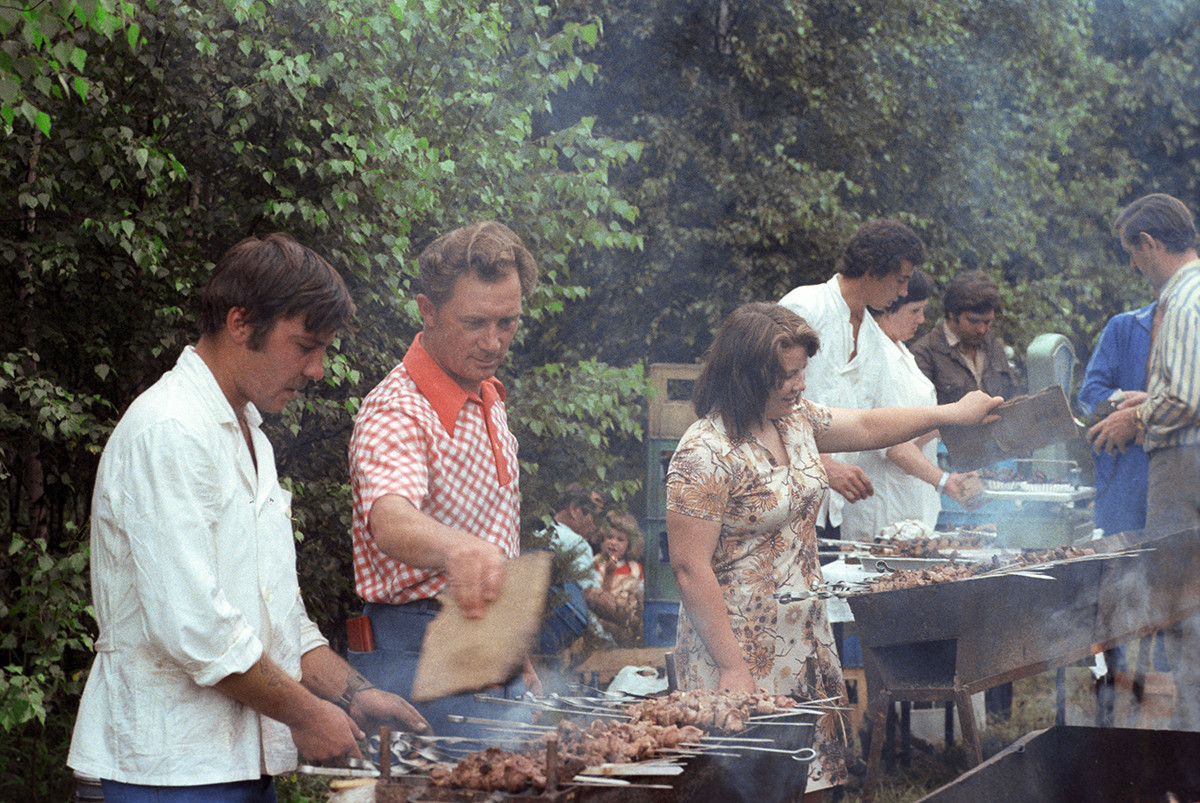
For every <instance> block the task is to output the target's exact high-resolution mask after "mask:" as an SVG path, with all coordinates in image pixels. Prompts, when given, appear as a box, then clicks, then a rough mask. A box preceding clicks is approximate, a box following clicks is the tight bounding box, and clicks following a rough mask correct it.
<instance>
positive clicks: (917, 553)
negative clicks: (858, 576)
mask: <svg viewBox="0 0 1200 803" xmlns="http://www.w3.org/2000/svg"><path fill="white" fill-rule="evenodd" d="M992 541H993V539H991V538H987V537H985V536H982V535H966V536H964V535H940V536H936V537H934V538H905V539H895V538H876V539H875V543H874V544H872V545H871V547H870V552H871V554H872V555H878V556H880V557H891V558H944V557H949V556H947V555H944V554H942V550H943V549H948V550H951V551H953V550H956V549H982V548H983V547H988V546H991V545H992Z"/></svg>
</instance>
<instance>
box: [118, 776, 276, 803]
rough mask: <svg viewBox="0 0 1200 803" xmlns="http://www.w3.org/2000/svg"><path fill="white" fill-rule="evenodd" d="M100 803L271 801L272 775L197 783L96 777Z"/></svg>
mask: <svg viewBox="0 0 1200 803" xmlns="http://www.w3.org/2000/svg"><path fill="white" fill-rule="evenodd" d="M100 786H101V787H102V788H103V789H104V803H275V779H274V778H272V777H270V776H269V775H264V776H263V777H261V778H259V779H258V780H255V781H231V782H229V783H210V784H203V785H201V786H143V785H142V784H132V783H121V782H119V781H105V780H102V781H100Z"/></svg>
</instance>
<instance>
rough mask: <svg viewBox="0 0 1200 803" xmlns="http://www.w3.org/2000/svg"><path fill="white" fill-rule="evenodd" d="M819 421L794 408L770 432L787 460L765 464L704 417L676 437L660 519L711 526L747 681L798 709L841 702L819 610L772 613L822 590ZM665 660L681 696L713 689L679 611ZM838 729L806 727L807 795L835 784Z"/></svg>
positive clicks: (841, 765)
mask: <svg viewBox="0 0 1200 803" xmlns="http://www.w3.org/2000/svg"><path fill="white" fill-rule="evenodd" d="M830 420H831V419H830V412H829V409H828V408H826V407H822V406H820V405H817V404H814V403H812V402H809V401H807V400H804V399H801V400H800V402H799V404H797V406H796V409H795V410H794V411H793V412H792V414H791V415H789V416H788V417H786V418H782V419H779V420H777V421H776V422H775V426H776V427H777V428H778V430H779V434H780V436H781V437H782V439H783V444H784V448H785V449H786V451H787V456H788V464H787V465H777V464H776V461H775V459H774V458H773V457H772V456H771V453H770V452H769V451H768V450H767V448H766V447H765V446H763V445H762V444H761V443H760V442H759V441H758V440H757V439H756V438H754V437H748V438H742V439H736V440H735V439H733V438H731V437H730V436H729V434H728V433H727V432H726V430H725V427H724V424H723V423H722V421H721V418H720V415H719V414H716V413H713V414H710V415H708V416H706V417H704V418H702V419H700V420H699V421H697V422H695V423H694V424H692V426H691V427H689V428H688V430H687V432H685V433H684V435H683V437H682V438H681V439H680V441H679V446H678V447H677V448H676V450H675V454H674V456H673V457H672V458H671V464H670V468H669V469H668V472H667V509H668V510H672V511H674V512H676V513H681V514H683V515H685V516H691V517H693V518H697V519H704V520H706V521H719V522H721V534H720V537H719V539H718V541H717V547H716V550H715V552H714V553H713V558H712V566H713V571H714V573H715V574H716V576H717V583H718V584H719V585H720V587H721V590H722V593H723V594H724V598H725V609H726V611H727V612H728V614H729V623H730V625H731V626H732V628H733V634H734V636H735V637H736V638H737V640H738V642H739V643H740V644H741V646H742V655H743V657H744V658H745V661H746V665H747V666H748V667H749V669H750V673H751V675H753V676H754V678H755V680H756V681H757V683H758V685H759V687H760V688H763V689H766V690H767V691H770V692H772V693H774V694H789V695H795V696H798V697H800V698H801V699H808V700H821V699H825V698H829V697H834V698H840V697H843V696H844V695H845V683H844V681H843V680H842V668H841V662H840V661H839V660H838V656H837V650H836V648H835V646H834V641H833V633H832V631H831V630H830V627H829V621H828V619H827V618H826V614H825V603H824V602H823V601H822V600H820V599H815V598H814V599H807V600H802V601H800V602H790V603H787V604H782V603H780V602H779V601H778V600H777V599H776V598H775V594H776V593H778V592H783V591H791V592H802V591H810V590H812V591H815V590H816V589H817V588H818V587H819V586H820V585H821V583H822V578H821V568H820V563H819V562H818V561H817V535H816V516H817V510H818V508H819V507H820V504H821V499H822V497H824V495H825V493H826V490H827V488H828V482H827V479H826V475H825V468H824V466H823V465H822V464H821V460H820V456H819V455H818V453H817V445H816V441H815V440H814V433H823V432H825V431H826V430H828V429H829V425H830ZM675 661H676V669H677V672H678V678H679V685H680V686H681V687H682V688H685V689H691V688H710V689H715V688H717V683H718V681H719V677H720V673H719V672H718V670H717V666H716V664H715V663H714V661H713V659H712V657H711V656H710V655H709V653H708V650H707V649H705V647H704V644H703V642H702V641H701V640H700V636H699V634H698V633H697V632H696V630H695V628H694V627H693V625H692V622H691V619H690V618H689V617H688V615H687V611H686V610H683V611H681V613H680V617H679V631H678V636H677V642H676V648H675ZM847 729H848V728H847V725H846V722H845V719H844V717H843V716H841V715H840V714H838V713H836V712H830V713H829V714H826V715H825V716H823V717H822V718H821V720H820V721H819V722H818V724H817V731H816V735H815V738H814V742H813V747H815V748H816V750H817V755H818V757H817V760H816V761H814V762H812V764H810V765H809V780H808V791H813V790H816V789H821V788H824V787H827V786H834V785H838V784H842V783H845V781H846V759H847V758H848V757H849V754H848V748H847V742H848V739H847Z"/></svg>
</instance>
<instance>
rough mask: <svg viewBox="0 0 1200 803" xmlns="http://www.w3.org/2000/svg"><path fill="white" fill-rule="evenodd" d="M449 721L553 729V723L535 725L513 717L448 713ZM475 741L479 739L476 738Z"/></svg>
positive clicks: (507, 727) (464, 723)
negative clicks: (467, 715) (492, 717)
mask: <svg viewBox="0 0 1200 803" xmlns="http://www.w3.org/2000/svg"><path fill="white" fill-rule="evenodd" d="M446 721H447V722H453V723H455V724H456V725H494V726H496V727H500V728H505V729H506V730H507V729H513V728H516V729H523V730H533V731H552V730H554V726H553V725H534V724H532V723H530V722H514V721H513V720H511V719H486V718H484V717H464V716H462V715H461V714H448V715H447V716H446ZM475 741H479V740H478V739H476V740H475Z"/></svg>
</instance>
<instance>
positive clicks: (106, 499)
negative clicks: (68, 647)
mask: <svg viewBox="0 0 1200 803" xmlns="http://www.w3.org/2000/svg"><path fill="white" fill-rule="evenodd" d="M245 415H246V419H247V421H248V423H249V425H250V432H251V436H252V438H253V442H254V452H255V455H256V457H257V460H258V467H257V470H256V469H255V465H254V462H253V460H252V459H251V455H250V451H249V449H248V448H247V445H246V441H245V438H244V437H243V436H242V432H241V429H240V427H239V425H238V422H237V418H236V416H235V415H234V411H233V408H232V407H231V406H230V405H229V402H228V401H227V400H226V399H225V396H224V395H223V394H222V393H221V389H220V387H219V386H218V385H217V382H216V379H215V378H214V377H213V375H212V372H211V371H210V370H209V368H208V366H207V365H206V364H205V363H204V361H203V360H202V359H201V358H200V356H199V355H198V354H197V353H196V352H195V350H194V349H192V348H191V347H188V348H187V349H185V350H184V353H183V354H182V355H181V356H180V358H179V361H178V362H177V363H176V364H175V368H174V369H172V370H171V371H169V372H168V373H167V374H165V375H164V376H163V377H162V379H160V380H159V381H158V382H156V383H155V384H154V385H153V386H152V387H151V388H150V389H149V390H147V391H146V392H145V393H143V394H142V395H141V396H139V397H138V398H137V399H136V400H135V401H134V402H133V404H132V405H131V406H130V408H129V410H128V411H127V412H126V413H125V415H124V416H122V418H121V420H120V422H119V423H118V424H117V427H116V429H114V430H113V434H112V437H111V438H110V439H109V441H108V444H107V445H106V446H105V448H104V453H103V455H102V456H101V458H100V467H99V471H98V474H97V477H96V487H95V491H94V493H93V495H92V529H91V578H92V598H93V603H94V605H95V610H96V619H97V621H98V623H99V626H100V634H99V637H98V638H97V639H96V645H95V647H96V660H95V662H94V664H93V665H92V670H91V674H90V675H89V677H88V682H87V686H86V688H85V689H84V692H83V699H82V701H81V702H80V706H79V716H78V718H77V720H76V723H75V733H74V737H73V738H72V741H71V752H70V755H69V757H68V759H67V763H68V764H69V765H70V766H71V767H72V768H74V769H75V770H77V771H79V772H81V773H84V774H87V775H92V776H95V777H98V778H105V779H108V780H115V781H121V782H124V783H136V784H150V785H170V786H185V785H186V786H190V785H198V784H209V783H223V782H229V781H240V780H252V779H255V778H258V777H260V776H261V775H262V774H264V773H266V774H270V775H275V774H278V773H281V772H287V771H289V770H291V769H294V768H295V766H296V748H295V745H294V744H293V742H292V738H291V733H290V731H289V729H288V728H287V726H285V725H284V724H282V723H280V722H277V721H275V720H272V719H269V718H267V717H264V716H261V715H260V714H258V713H257V712H256V711H255V710H253V709H252V708H250V707H248V706H245V705H243V704H242V703H239V702H237V701H236V700H234V699H233V698H231V697H229V696H227V695H225V694H223V693H222V692H220V691H217V690H216V689H214V688H212V686H213V684H215V683H216V682H218V681H220V680H221V679H223V678H225V677H227V676H228V675H230V674H232V673H235V672H244V671H246V670H247V669H249V668H250V667H251V666H252V665H253V664H254V663H255V662H256V661H258V659H259V658H260V657H261V656H262V654H263V653H264V651H265V652H266V653H267V654H268V655H269V656H270V657H271V658H272V659H274V661H275V662H276V663H277V664H279V666H280V667H281V668H282V669H283V671H284V672H287V673H288V674H289V675H291V676H292V677H294V678H296V679H299V678H300V656H301V655H303V654H304V653H305V652H308V651H309V650H311V649H313V648H315V647H318V646H321V645H323V644H326V643H327V642H326V641H325V639H324V638H323V637H322V636H321V634H320V632H319V631H318V630H317V627H316V625H314V624H313V623H312V621H311V620H310V619H309V618H308V615H307V614H306V613H305V611H304V605H303V602H302V600H301V598H300V588H299V584H298V582H297V577H296V552H295V541H294V537H293V533H292V527H291V497H290V494H288V493H287V492H286V491H284V490H283V488H281V487H280V485H279V481H278V478H277V477H276V474H275V457H274V454H273V452H272V449H271V444H270V442H269V441H268V440H267V437H266V435H264V434H263V433H262V431H261V430H260V429H259V425H260V424H261V422H262V417H261V416H260V415H259V413H258V411H257V410H256V409H255V408H254V406H253V405H247V408H246V411H245Z"/></svg>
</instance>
